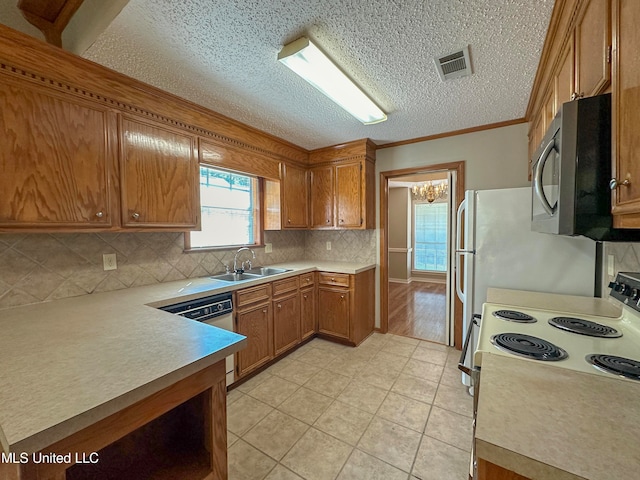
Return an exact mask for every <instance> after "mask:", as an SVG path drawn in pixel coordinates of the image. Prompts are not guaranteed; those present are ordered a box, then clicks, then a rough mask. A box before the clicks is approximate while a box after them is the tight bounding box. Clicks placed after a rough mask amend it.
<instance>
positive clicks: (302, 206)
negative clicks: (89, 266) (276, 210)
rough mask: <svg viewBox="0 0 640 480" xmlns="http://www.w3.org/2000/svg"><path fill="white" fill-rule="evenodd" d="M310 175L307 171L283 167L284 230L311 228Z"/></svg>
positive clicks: (289, 166)
mask: <svg viewBox="0 0 640 480" xmlns="http://www.w3.org/2000/svg"><path fill="white" fill-rule="evenodd" d="M308 207H309V175H308V172H307V170H305V169H303V168H298V167H294V166H292V165H286V164H285V165H283V167H282V214H283V217H282V225H283V228H307V227H308V226H309V213H308V212H309V208H308Z"/></svg>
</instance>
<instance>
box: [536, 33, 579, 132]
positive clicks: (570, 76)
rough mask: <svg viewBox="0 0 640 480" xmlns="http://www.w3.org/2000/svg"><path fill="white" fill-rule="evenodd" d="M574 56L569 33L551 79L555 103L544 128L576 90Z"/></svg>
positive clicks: (572, 43)
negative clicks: (556, 68) (567, 40)
mask: <svg viewBox="0 0 640 480" xmlns="http://www.w3.org/2000/svg"><path fill="white" fill-rule="evenodd" d="M574 58H575V51H574V38H573V35H571V36H570V38H569V42H568V43H567V45H565V48H564V49H563V50H562V53H561V54H560V63H559V64H558V70H557V71H556V74H555V76H554V79H553V80H554V88H553V90H554V97H555V105H554V108H553V113H552V114H551V116H550V118H549V117H548V116H547V118H546V119H545V120H546V122H545V130H546V128H547V127H548V126H549V125H550V124H551V121H552V120H553V118H554V117H555V115H556V113H557V112H558V110H560V107H561V106H562V104H563V103H566V102H569V101H571V100H572V99H573V96H574V94H575V92H576V88H575V65H574ZM543 136H544V134H543ZM541 140H542V138H541Z"/></svg>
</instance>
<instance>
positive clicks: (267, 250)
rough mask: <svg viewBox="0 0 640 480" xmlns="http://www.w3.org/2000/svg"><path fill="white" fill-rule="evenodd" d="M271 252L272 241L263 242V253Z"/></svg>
mask: <svg viewBox="0 0 640 480" xmlns="http://www.w3.org/2000/svg"><path fill="white" fill-rule="evenodd" d="M271 252H273V244H272V243H265V244H264V253H271Z"/></svg>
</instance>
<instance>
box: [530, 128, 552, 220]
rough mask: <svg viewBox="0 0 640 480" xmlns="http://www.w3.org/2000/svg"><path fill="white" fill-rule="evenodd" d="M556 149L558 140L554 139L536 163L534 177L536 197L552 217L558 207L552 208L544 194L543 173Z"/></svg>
mask: <svg viewBox="0 0 640 480" xmlns="http://www.w3.org/2000/svg"><path fill="white" fill-rule="evenodd" d="M555 148H556V139H555V138H552V139H551V140H550V141H549V143H547V146H546V147H544V150H543V151H542V153H541V154H540V158H538V161H537V162H536V168H535V172H534V175H533V190H534V192H536V196H537V197H538V200H540V203H541V204H542V208H543V209H544V211H545V212H547V214H548V215H551V216H552V215H553V214H554V213H556V208H557V207H556V205H554V206H553V207H552V206H551V204H550V203H549V200H548V199H547V196H546V195H545V194H544V188H543V185H542V171H543V170H544V166H545V164H546V163H547V159H548V158H549V155H551V151H552V150H555Z"/></svg>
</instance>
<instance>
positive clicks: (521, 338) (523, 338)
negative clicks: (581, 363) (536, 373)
mask: <svg viewBox="0 0 640 480" xmlns="http://www.w3.org/2000/svg"><path fill="white" fill-rule="evenodd" d="M491 343H492V344H493V345H495V346H496V347H497V348H499V349H500V350H503V351H506V352H509V353H513V354H515V355H520V356H522V357H526V358H531V359H533V360H543V361H548V362H557V361H558V360H564V359H565V358H567V357H568V356H569V354H568V353H567V352H565V351H564V350H563V349H562V348H560V347H557V346H555V345H554V344H553V343H551V342H547V341H546V340H543V339H542V338H538V337H532V336H531V335H524V334H522V333H499V334H497V335H493V336H492V337H491Z"/></svg>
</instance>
